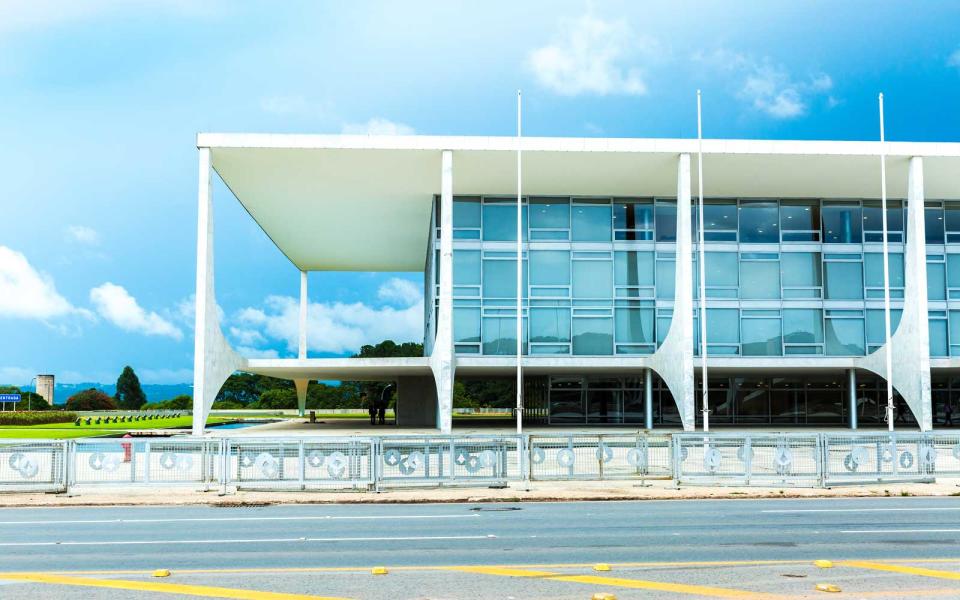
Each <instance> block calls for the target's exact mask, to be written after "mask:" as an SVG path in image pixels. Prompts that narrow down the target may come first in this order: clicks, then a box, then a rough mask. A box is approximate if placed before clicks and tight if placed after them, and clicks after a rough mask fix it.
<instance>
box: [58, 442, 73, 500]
mask: <svg viewBox="0 0 960 600" xmlns="http://www.w3.org/2000/svg"><path fill="white" fill-rule="evenodd" d="M71 446H72V443H71V441H70V440H63V444H62V451H63V458H62V460H63V464H62V465H60V474H61V476H62V480H61V481H62V482H63V493H64V494H69V493H70V461H71V459H72V453H71V452H70V448H71Z"/></svg>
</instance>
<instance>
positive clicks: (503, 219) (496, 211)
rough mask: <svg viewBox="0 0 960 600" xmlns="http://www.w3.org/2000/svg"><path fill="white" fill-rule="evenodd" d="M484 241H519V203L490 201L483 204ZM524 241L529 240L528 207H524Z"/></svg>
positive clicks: (514, 201) (513, 201)
mask: <svg viewBox="0 0 960 600" xmlns="http://www.w3.org/2000/svg"><path fill="white" fill-rule="evenodd" d="M483 239H484V241H490V242H515V241H517V201H516V200H500V199H488V200H486V201H485V202H484V203H483ZM523 239H527V207H526V206H525V205H524V206H523Z"/></svg>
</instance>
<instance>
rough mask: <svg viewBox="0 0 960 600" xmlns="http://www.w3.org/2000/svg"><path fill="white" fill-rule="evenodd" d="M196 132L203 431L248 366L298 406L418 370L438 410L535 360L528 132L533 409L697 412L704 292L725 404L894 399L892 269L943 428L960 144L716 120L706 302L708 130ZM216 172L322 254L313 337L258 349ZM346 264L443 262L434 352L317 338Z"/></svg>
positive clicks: (918, 403)
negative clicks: (736, 129) (241, 339)
mask: <svg viewBox="0 0 960 600" xmlns="http://www.w3.org/2000/svg"><path fill="white" fill-rule="evenodd" d="M197 146H198V148H199V158H200V160H199V164H200V181H199V206H198V208H199V212H198V245H197V288H196V302H197V304H196V341H195V342H196V346H195V364H194V432H195V433H202V432H203V427H204V422H205V420H206V417H207V415H208V413H209V411H210V408H211V405H212V402H213V400H214V398H215V397H216V395H217V393H218V391H219V389H220V387H221V386H222V385H223V383H224V382H225V381H226V379H227V377H229V376H230V374H231V373H233V372H235V371H247V372H253V373H260V374H264V375H270V376H274V377H280V378H285V379H289V380H292V381H294V382H295V384H296V387H297V390H298V397H299V401H300V408H301V410H302V409H303V406H304V401H305V398H306V389H307V382H309V381H310V380H318V379H319V380H333V379H343V380H386V379H389V380H396V381H398V384H399V385H398V388H399V400H398V407H397V412H398V421H399V422H400V423H401V424H403V423H409V424H414V425H421V426H422V425H424V424H427V423H429V424H431V425H433V424H435V426H436V427H437V428H438V429H439V430H440V431H442V432H449V430H450V428H451V412H452V396H453V383H454V378H455V377H462V378H484V377H504V378H510V377H513V376H515V372H516V371H515V370H516V368H517V359H516V355H515V353H516V350H517V341H518V340H517V334H516V319H517V308H516V296H517V287H518V284H517V283H516V281H517V277H516V276H517V258H518V257H517V230H518V227H517V183H518V182H517V179H518V176H517V159H516V156H517V152H518V150H522V153H523V169H522V196H521V198H522V211H523V212H522V214H523V217H522V225H521V228H522V232H523V233H522V239H521V245H522V257H521V260H522V261H523V268H522V272H523V278H522V283H521V284H520V285H521V286H522V287H523V294H522V298H523V304H522V309H521V312H522V328H523V340H522V341H521V344H522V346H521V347H522V354H523V357H522V367H523V374H524V382H525V383H524V387H525V392H524V393H525V395H526V396H527V402H526V407H525V408H526V411H527V413H528V414H527V416H528V418H531V419H534V418H535V419H538V420H540V421H541V422H549V423H568V424H569V423H581V422H582V423H597V424H603V423H631V422H637V423H641V424H643V425H644V426H646V427H651V426H657V425H660V424H665V425H668V426H669V425H671V424H673V425H675V426H682V427H683V428H684V429H687V430H690V429H694V428H695V427H696V426H697V422H698V421H697V420H698V418H699V414H698V413H699V410H700V406H699V401H700V400H699V398H700V395H699V392H698V391H697V385H699V378H698V377H695V375H696V372H697V371H698V369H699V368H700V366H701V365H700V359H699V345H700V344H701V340H700V339H699V338H700V335H699V332H698V325H697V319H698V315H700V314H702V309H704V308H705V314H706V320H707V340H706V343H707V349H708V361H709V364H708V366H709V371H710V376H711V379H710V381H709V384H708V388H709V398H710V405H711V410H712V414H711V423H716V424H722V423H769V424H784V425H816V424H831V423H842V424H846V425H849V426H852V427H856V426H857V423H858V420H859V422H860V424H867V423H871V422H880V421H882V415H883V406H884V405H885V404H886V398H885V396H886V392H885V384H884V383H883V381H882V380H881V379H880V378H881V377H883V376H885V375H886V367H885V352H886V346H885V344H884V341H885V337H884V328H883V297H884V292H885V291H886V292H887V293H889V296H890V298H891V302H892V308H893V311H892V312H893V314H894V319H893V320H894V333H893V337H892V347H893V351H894V361H893V376H892V380H893V385H894V387H895V388H896V391H897V392H898V394H899V398H898V400H897V401H898V403H900V405H901V406H902V407H903V408H902V410H901V411H900V413H901V414H899V415H898V419H901V418H902V419H903V420H904V421H905V422H909V423H910V425H911V426H914V425H913V422H914V421H915V423H916V426H918V427H919V428H920V429H922V430H927V429H930V428H931V427H932V425H933V423H934V420H935V418H936V414H937V413H939V412H942V407H943V405H944V404H945V403H948V402H953V398H952V394H953V391H954V387H953V386H954V384H953V383H952V380H951V379H950V375H951V374H955V373H960V358H955V357H954V356H955V355H957V356H960V202H958V201H960V144H956V143H899V142H898V143H886V144H885V145H884V146H883V147H881V144H880V143H878V142H819V141H765V140H756V141H747V140H705V141H704V142H703V149H702V150H703V169H704V182H705V192H704V194H705V203H704V207H703V208H704V219H703V232H704V238H705V250H706V262H705V266H706V269H705V270H706V277H705V282H704V283H705V285H704V289H705V295H706V301H705V306H704V307H702V306H701V303H700V298H699V295H700V294H699V293H698V287H699V286H698V282H697V280H696V272H697V269H696V268H695V265H696V260H697V248H696V246H695V244H694V240H696V239H697V231H698V230H697V222H696V221H697V220H696V218H695V217H696V212H695V211H692V210H691V208H692V207H695V205H696V198H695V197H694V198H693V199H691V188H693V189H696V183H697V176H698V173H697V172H696V162H697V161H696V160H695V159H696V156H697V150H698V148H697V141H696V140H687V139H595V138H591V139H580V138H523V139H522V140H521V139H517V138H508V137H431V136H350V135H253V134H251V135H247V134H201V135H199V136H198V139H197ZM881 150H883V151H884V153H885V155H886V157H887V158H886V183H887V189H888V191H889V192H888V195H889V198H890V202H889V205H888V208H887V217H888V219H887V220H888V221H889V223H888V234H887V240H888V242H889V246H890V258H889V269H890V283H889V285H888V286H884V284H883V282H882V278H881V279H880V283H878V273H880V272H882V266H883V261H882V256H883V255H882V254H881V242H882V239H883V238H882V236H883V233H882V230H880V229H879V227H880V221H881V219H880V218H879V216H880V215H881V214H882V213H881V210H880V205H879V198H880V189H881V188H880V157H881ZM691 157H693V160H691ZM214 172H216V175H217V176H219V177H220V178H221V179H222V180H223V181H224V183H225V184H226V186H227V187H228V188H229V189H230V190H231V191H232V193H233V195H234V196H235V197H236V199H237V200H238V201H239V202H240V203H241V204H242V205H243V206H244V208H245V209H246V210H247V212H248V213H249V214H250V216H251V217H252V218H253V219H255V220H256V222H257V223H258V224H259V225H260V227H261V228H262V229H263V231H264V232H265V233H266V234H267V235H268V236H269V237H270V239H271V240H273V242H274V243H275V244H276V245H277V247H278V248H279V249H280V250H281V251H282V252H283V253H284V255H286V256H287V258H289V259H290V262H291V263H292V264H293V266H294V267H295V268H296V269H297V270H298V271H300V281H301V298H300V301H301V309H300V342H299V355H298V357H297V358H284V359H252V358H251V359H248V358H243V357H241V356H239V355H238V354H237V353H236V352H235V351H234V350H233V348H231V346H230V344H229V343H228V341H227V339H226V338H225V337H224V335H223V333H222V331H221V328H220V324H219V322H218V316H217V309H216V299H215V295H214V286H213V268H214V256H213V212H212V199H211V178H212V177H213V176H214ZM878 268H879V271H878ZM331 270H335V271H390V272H399V271H408V272H421V273H423V274H424V281H425V285H424V293H425V298H426V302H425V306H426V310H425V315H424V331H425V339H424V342H425V344H424V345H425V350H426V352H425V353H426V354H427V355H426V356H424V357H420V358H396V359H348V358H310V357H308V356H307V339H306V326H305V324H306V319H307V314H306V311H307V301H306V299H307V288H306V281H307V278H306V273H307V272H309V271H331ZM511 282H512V283H511ZM955 305H956V306H955ZM955 309H956V310H955ZM878 327H879V333H878ZM954 331H956V332H957V334H958V335H957V336H955V338H954V336H952V335H951V334H952V333H953V332H954ZM397 341H403V340H397ZM714 378H716V379H714ZM957 385H958V386H960V383H958V384H957ZM907 409H909V410H907Z"/></svg>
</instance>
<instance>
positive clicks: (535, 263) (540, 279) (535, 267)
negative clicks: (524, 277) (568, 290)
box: [514, 250, 570, 285]
mask: <svg viewBox="0 0 960 600" xmlns="http://www.w3.org/2000/svg"><path fill="white" fill-rule="evenodd" d="M514 273H516V271H514ZM530 285H570V252H568V251H566V250H531V251H530Z"/></svg>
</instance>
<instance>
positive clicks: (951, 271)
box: [947, 254, 960, 288]
mask: <svg viewBox="0 0 960 600" xmlns="http://www.w3.org/2000/svg"><path fill="white" fill-rule="evenodd" d="M947 285H949V286H950V287H952V288H953V287H955V288H960V254H948V255H947Z"/></svg>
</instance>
